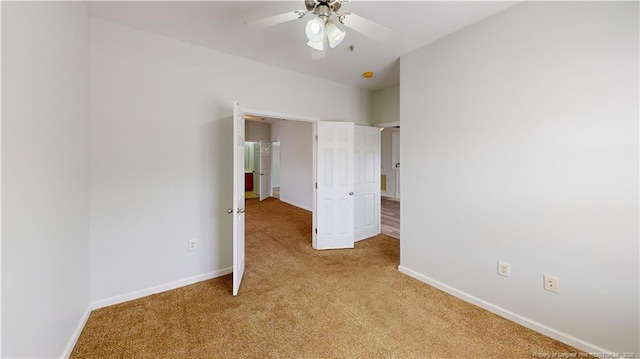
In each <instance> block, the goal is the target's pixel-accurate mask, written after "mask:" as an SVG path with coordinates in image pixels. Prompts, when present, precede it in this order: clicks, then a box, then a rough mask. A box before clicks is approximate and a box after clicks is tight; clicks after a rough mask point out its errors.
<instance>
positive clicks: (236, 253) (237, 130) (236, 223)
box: [229, 102, 244, 296]
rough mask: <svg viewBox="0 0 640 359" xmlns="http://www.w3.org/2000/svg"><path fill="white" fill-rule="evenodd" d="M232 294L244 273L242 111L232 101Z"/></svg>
mask: <svg viewBox="0 0 640 359" xmlns="http://www.w3.org/2000/svg"><path fill="white" fill-rule="evenodd" d="M229 211H230V213H231V214H232V215H233V295H234V296H235V295H238V291H239V290H240V282H242V275H243V274H244V111H243V109H242V107H240V104H239V103H238V102H234V103H233V207H232V208H229Z"/></svg>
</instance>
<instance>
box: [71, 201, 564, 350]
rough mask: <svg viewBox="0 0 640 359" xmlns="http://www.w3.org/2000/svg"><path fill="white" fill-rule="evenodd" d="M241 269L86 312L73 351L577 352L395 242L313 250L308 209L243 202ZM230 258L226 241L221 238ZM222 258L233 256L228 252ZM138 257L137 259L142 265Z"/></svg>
mask: <svg viewBox="0 0 640 359" xmlns="http://www.w3.org/2000/svg"><path fill="white" fill-rule="evenodd" d="M246 233H247V236H246V245H247V248H246V270H245V276H244V280H243V282H242V287H241V289H240V294H239V296H238V297H232V296H231V285H232V280H231V275H227V276H224V277H220V278H216V279H212V280H208V281H204V282H200V283H197V284H194V285H190V286H187V287H183V288H180V289H176V290H172V291H168V292H164V293H160V294H156V295H152V296H149V297H145V298H141V299H138V300H134V301H130V302H127V303H123V304H119V305H115V306H112V307H108V308H103V309H99V310H96V311H94V312H93V313H92V314H91V316H90V318H89V320H88V322H87V324H86V326H85V328H84V330H83V332H82V334H81V336H80V338H79V340H78V342H77V345H76V347H75V348H74V351H73V353H72V357H73V358H340V359H343V358H531V356H532V353H536V354H539V353H549V355H552V353H575V352H576V350H575V349H574V348H571V347H569V346H566V345H564V344H562V343H559V342H557V341H555V340H553V339H550V338H548V337H545V336H543V335H541V334H538V333H536V332H533V331H531V330H529V329H526V328H524V327H522V326H520V325H518V324H515V323H513V322H510V321H508V320H506V319H503V318H501V317H499V316H496V315H494V314H491V313H489V312H487V311H485V310H483V309H480V308H478V307H476V306H474V305H471V304H468V303H466V302H463V301H462V300H459V299H457V298H455V297H453V296H450V295H448V294H446V293H444V292H442V291H440V290H438V289H435V288H433V287H430V286H428V285H426V284H424V283H421V282H419V281H417V280H415V279H413V278H410V277H408V276H405V275H403V274H401V273H400V272H398V270H397V266H398V263H399V241H398V240H396V239H392V238H390V237H387V236H385V235H381V236H377V237H373V238H371V239H367V240H364V241H360V242H358V243H356V245H355V248H354V249H350V250H331V251H315V250H313V249H312V248H311V213H310V212H307V211H304V210H301V209H299V208H296V207H293V206H290V205H288V204H285V203H283V202H280V201H279V200H277V199H275V198H269V199H267V200H265V201H263V202H259V201H258V200H257V199H251V200H247V203H246ZM224 248H225V250H226V251H228V253H227V255H228V256H229V257H230V256H231V245H230V243H229V244H228V245H225V246H224ZM228 264H231V261H230V259H229V262H228ZM140 265H141V266H143V265H144V263H140Z"/></svg>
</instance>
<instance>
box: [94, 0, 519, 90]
mask: <svg viewBox="0 0 640 359" xmlns="http://www.w3.org/2000/svg"><path fill="white" fill-rule="evenodd" d="M515 4H517V2H510V1H497V2H487V1H465V2H457V1H362V0H351V1H350V2H349V3H347V4H344V5H343V6H342V9H341V11H349V12H352V13H355V14H358V15H360V16H363V17H365V18H367V19H369V20H373V21H375V22H378V23H379V24H382V25H384V26H386V27H388V28H390V29H392V30H393V35H392V36H391V39H390V40H388V41H387V42H385V43H379V42H377V41H375V40H372V39H370V38H368V37H366V36H364V35H362V34H359V33H357V32H356V31H354V30H351V29H348V28H347V29H346V32H347V35H346V38H345V40H344V41H343V42H342V43H341V44H340V45H339V46H338V47H336V48H334V49H328V50H327V51H328V52H327V55H326V58H325V59H324V60H312V59H311V49H310V48H309V47H308V46H307V45H306V42H307V40H306V36H305V34H304V28H305V24H306V21H308V19H309V18H311V17H310V16H309V15H307V16H305V17H303V18H302V19H298V20H293V21H290V22H287V23H284V24H279V25H275V26H272V27H269V28H266V29H255V28H251V27H248V26H246V25H245V22H247V21H251V20H255V19H259V18H263V17H267V16H271V15H277V14H280V13H284V12H287V11H293V10H298V9H300V10H304V9H305V7H304V2H303V0H295V1H265V0H263V1H196V2H185V1H158V2H156V1H90V2H88V6H89V12H90V14H91V15H92V16H95V17H98V18H102V19H105V20H109V21H113V22H116V23H120V24H123V25H127V26H131V27H134V28H137V29H141V30H145V31H148V32H153V33H157V34H161V35H165V36H168V37H172V38H175V39H178V40H182V41H186V42H189V43H192V44H196V45H200V46H204V47H208V48H211V49H215V50H218V51H222V52H225V53H229V54H233V55H237V56H241V57H244V58H249V59H253V60H255V61H259V62H262V63H266V64H271V65H275V66H278V67H283V68H287V69H290V70H293V71H297V72H301V73H305V74H309V75H313V76H317V77H321V78H325V79H329V80H333V81H337V82H340V83H345V84H349V85H353V86H357V87H360V88H364V89H369V90H377V89H381V88H385V87H389V86H393V85H396V84H398V83H399V78H400V63H399V58H400V56H401V55H403V54H406V53H408V52H411V51H412V50H415V49H417V48H420V47H422V46H424V45H426V44H428V43H431V42H433V41H435V40H437V39H440V38H442V37H444V36H446V35H448V34H450V33H452V32H455V31H457V30H459V29H461V28H463V27H465V26H468V25H470V24H472V23H475V22H478V21H480V20H482V19H484V18H487V17H489V16H491V15H493V14H496V13H498V12H500V11H503V10H505V9H506V8H508V7H511V6H513V5H515ZM339 27H341V28H343V29H344V26H342V25H339ZM349 45H354V46H355V51H353V52H350V51H349V50H348V46H349ZM364 71H373V72H374V73H375V75H374V77H373V78H372V79H364V78H363V77H362V76H361V74H362V73H363V72H364Z"/></svg>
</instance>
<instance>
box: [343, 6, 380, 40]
mask: <svg viewBox="0 0 640 359" xmlns="http://www.w3.org/2000/svg"><path fill="white" fill-rule="evenodd" d="M339 19H340V22H341V23H342V24H343V25H344V26H347V27H350V28H352V29H354V30H356V31H357V32H359V33H361V34H364V35H367V36H369V37H370V38H372V39H374V40H378V41H380V42H384V41H387V40H389V38H390V37H391V32H392V31H391V29H389V28H388V27H385V26H382V25H380V24H378V23H376V22H373V21H371V20H368V19H365V18H363V17H362V16H359V15H356V14H353V13H350V12H345V13H343V14H342V15H341V16H340V18H339Z"/></svg>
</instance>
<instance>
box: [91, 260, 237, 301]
mask: <svg viewBox="0 0 640 359" xmlns="http://www.w3.org/2000/svg"><path fill="white" fill-rule="evenodd" d="M232 271H233V269H232V267H227V268H223V269H219V270H217V271H213V272H209V273H205V274H200V275H197V276H193V277H190V278H185V279H180V280H177V281H175V282H170V283H165V284H161V285H157V286H154V287H150V288H146V289H140V290H136V291H133V292H129V293H125V294H120V295H116V296H113V297H110V298H105V299H99V300H96V301H93V302H91V303H90V305H89V307H90V308H91V310H95V309H100V308H104V307H108V306H110V305H115V304H120V303H124V302H128V301H130V300H134V299H138V298H142V297H146V296H148V295H152V294H156V293H162V292H166V291H168V290H172V289H176V288H180V287H184V286H187V285H190V284H194V283H198V282H202V281H205V280H209V279H213V278H217V277H221V276H223V275H227V274H229V273H231V272H232Z"/></svg>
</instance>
